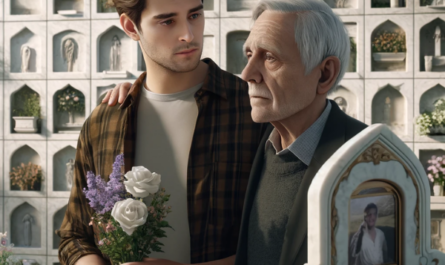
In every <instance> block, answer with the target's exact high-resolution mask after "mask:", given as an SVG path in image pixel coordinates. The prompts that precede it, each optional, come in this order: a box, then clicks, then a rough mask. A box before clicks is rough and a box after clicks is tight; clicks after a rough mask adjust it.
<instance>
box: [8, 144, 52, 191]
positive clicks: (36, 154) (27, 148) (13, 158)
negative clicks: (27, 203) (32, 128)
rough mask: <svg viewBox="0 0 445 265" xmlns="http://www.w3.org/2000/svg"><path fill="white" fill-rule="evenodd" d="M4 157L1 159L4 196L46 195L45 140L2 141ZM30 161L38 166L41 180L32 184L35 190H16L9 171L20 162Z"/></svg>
mask: <svg viewBox="0 0 445 265" xmlns="http://www.w3.org/2000/svg"><path fill="white" fill-rule="evenodd" d="M3 150H4V159H3V168H4V170H3V172H4V173H3V176H4V185H5V186H4V192H5V193H4V194H5V196H17V197H46V194H47V182H48V179H47V170H46V142H45V141H38V140H33V141H13V140H6V141H4V149H3ZM28 162H32V163H33V164H37V165H39V166H40V168H41V170H42V175H43V181H42V182H40V190H38V188H39V184H36V185H34V188H36V189H37V190H26V191H21V190H18V187H13V186H12V183H11V180H10V177H9V172H11V170H12V168H13V167H16V166H19V165H20V164H21V163H25V164H26V163H28Z"/></svg>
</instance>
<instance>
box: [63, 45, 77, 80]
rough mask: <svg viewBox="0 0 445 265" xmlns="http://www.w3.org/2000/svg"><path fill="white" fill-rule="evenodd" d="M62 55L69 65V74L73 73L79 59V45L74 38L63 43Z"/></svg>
mask: <svg viewBox="0 0 445 265" xmlns="http://www.w3.org/2000/svg"><path fill="white" fill-rule="evenodd" d="M62 55H63V59H64V60H65V62H66V63H67V65H68V72H72V71H73V64H74V61H75V60H76V59H77V45H76V41H75V40H74V39H73V38H67V39H65V40H64V41H62Z"/></svg>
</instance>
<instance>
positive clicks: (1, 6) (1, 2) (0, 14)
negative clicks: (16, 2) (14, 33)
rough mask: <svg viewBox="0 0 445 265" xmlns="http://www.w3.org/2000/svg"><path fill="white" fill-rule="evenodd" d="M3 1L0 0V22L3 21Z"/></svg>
mask: <svg viewBox="0 0 445 265" xmlns="http://www.w3.org/2000/svg"><path fill="white" fill-rule="evenodd" d="M3 5H4V3H3V0H0V21H1V20H3Z"/></svg>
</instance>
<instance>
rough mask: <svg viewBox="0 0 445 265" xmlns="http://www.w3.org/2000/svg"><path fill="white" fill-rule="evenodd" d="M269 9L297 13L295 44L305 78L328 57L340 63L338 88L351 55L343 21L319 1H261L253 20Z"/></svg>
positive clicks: (255, 10) (335, 84)
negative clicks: (332, 57)
mask: <svg viewBox="0 0 445 265" xmlns="http://www.w3.org/2000/svg"><path fill="white" fill-rule="evenodd" d="M266 10H271V11H278V12H283V13H297V14H298V15H297V16H296V21H295V42H296V43H297V45H298V49H299V51H300V57H301V60H302V63H303V65H304V67H305V75H308V74H309V73H310V72H312V70H313V69H314V67H315V66H317V65H318V64H320V63H321V62H322V61H323V60H324V59H326V58H327V57H329V56H335V57H337V58H338V59H339V60H340V72H339V74H338V76H337V80H336V81H335V83H334V85H333V86H332V87H331V89H332V88H335V87H336V86H337V85H338V83H339V82H340V80H341V79H342V78H343V76H344V74H345V72H346V68H347V66H348V61H349V53H350V47H349V46H350V44H349V35H348V33H347V30H346V28H345V26H344V24H343V22H342V21H341V20H340V18H339V17H338V16H337V15H335V14H334V12H333V11H332V9H331V8H330V7H329V6H328V5H327V4H326V3H325V2H323V1H320V0H262V1H260V2H259V3H258V4H257V6H256V7H255V8H254V10H253V15H252V18H253V20H254V21H255V20H257V19H258V17H259V16H260V15H261V14H262V13H263V12H264V11H266Z"/></svg>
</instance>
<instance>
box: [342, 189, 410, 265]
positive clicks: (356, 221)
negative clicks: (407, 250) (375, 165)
mask: <svg viewBox="0 0 445 265" xmlns="http://www.w3.org/2000/svg"><path fill="white" fill-rule="evenodd" d="M401 205H402V198H401V195H400V193H399V192H398V190H397V188H396V187H395V186H393V185H392V184H391V183H388V182H383V181H368V182H365V183H362V184H361V185H360V186H359V187H358V188H357V189H356V190H355V191H354V192H353V193H352V195H351V198H350V201H349V231H348V232H349V234H348V242H350V243H349V246H350V248H349V249H350V250H349V255H348V256H349V264H356V259H360V258H361V255H360V254H359V255H357V254H356V253H360V250H361V248H362V247H365V244H364V243H363V242H365V240H366V237H367V236H368V235H369V234H368V233H370V232H369V230H371V229H372V230H374V232H375V239H374V242H375V244H379V245H380V246H382V247H383V245H386V255H382V257H381V261H382V264H398V262H400V261H401V256H402V253H401V246H400V245H399V244H400V243H401V242H402V240H401V235H402V232H403V231H402V227H403V225H402V220H403V218H402V216H403V213H402V209H401ZM354 252H355V253H354Z"/></svg>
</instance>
